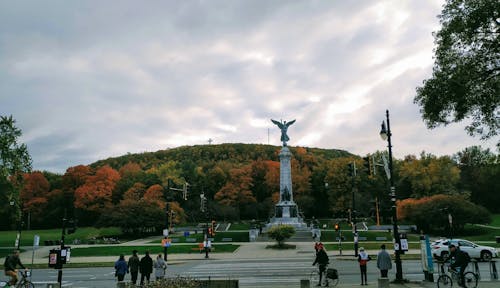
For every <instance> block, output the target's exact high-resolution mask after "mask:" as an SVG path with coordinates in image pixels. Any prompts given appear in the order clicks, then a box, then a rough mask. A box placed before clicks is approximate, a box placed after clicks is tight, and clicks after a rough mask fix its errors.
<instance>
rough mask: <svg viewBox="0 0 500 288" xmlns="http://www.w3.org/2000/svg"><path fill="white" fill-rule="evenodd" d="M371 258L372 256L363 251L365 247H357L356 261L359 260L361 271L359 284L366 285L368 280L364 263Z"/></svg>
mask: <svg viewBox="0 0 500 288" xmlns="http://www.w3.org/2000/svg"><path fill="white" fill-rule="evenodd" d="M370 260H372V258H371V257H370V256H369V255H368V253H366V252H365V248H363V247H360V248H359V254H358V262H359V270H360V271H361V285H368V280H367V276H366V264H367V263H368V261H370Z"/></svg>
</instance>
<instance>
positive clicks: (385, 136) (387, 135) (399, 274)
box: [380, 110, 403, 282]
mask: <svg viewBox="0 0 500 288" xmlns="http://www.w3.org/2000/svg"><path fill="white" fill-rule="evenodd" d="M385 114H386V121H387V129H386V122H384V121H382V129H381V130H380V137H381V138H382V140H384V141H386V140H387V144H388V145H387V147H388V148H389V181H390V195H391V202H392V225H393V229H392V230H393V233H394V241H395V243H394V245H395V246H396V247H395V248H396V249H395V250H396V251H395V254H396V260H395V262H396V280H395V282H403V267H402V265H401V240H400V237H399V231H398V215H397V209H396V188H395V187H394V177H393V168H392V144H391V136H392V133H391V125H390V122H389V110H386V111H385Z"/></svg>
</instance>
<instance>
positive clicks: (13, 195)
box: [0, 116, 31, 229]
mask: <svg viewBox="0 0 500 288" xmlns="http://www.w3.org/2000/svg"><path fill="white" fill-rule="evenodd" d="M15 124H16V121H15V120H14V118H12V116H9V117H7V116H0V188H1V190H0V191H1V192H0V211H1V212H0V218H1V219H3V220H2V221H1V224H0V228H1V229H7V228H12V227H9V225H10V224H13V223H15V222H16V221H17V220H20V219H21V218H20V217H21V203H20V202H19V201H20V199H19V191H20V189H21V187H22V181H23V173H27V172H30V171H31V156H30V155H29V153H28V147H27V146H26V144H20V143H18V142H17V140H18V138H19V137H21V135H22V132H21V130H20V129H19V128H17V127H16V125H15Z"/></svg>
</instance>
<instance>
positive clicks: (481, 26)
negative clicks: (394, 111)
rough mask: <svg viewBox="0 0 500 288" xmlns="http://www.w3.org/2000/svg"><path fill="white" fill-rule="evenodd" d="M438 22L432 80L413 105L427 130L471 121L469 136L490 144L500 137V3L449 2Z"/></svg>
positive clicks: (419, 91) (487, 0)
mask: <svg viewBox="0 0 500 288" xmlns="http://www.w3.org/2000/svg"><path fill="white" fill-rule="evenodd" d="M439 19H440V23H441V29H440V30H439V31H438V32H437V33H435V34H434V37H435V42H436V45H437V48H436V49H435V58H434V59H435V63H434V68H433V73H432V77H431V78H430V79H427V80H425V81H424V82H423V86H421V87H418V88H417V95H416V97H415V100H414V101H415V103H417V104H418V105H420V106H421V113H422V117H423V118H424V120H425V122H426V124H427V126H428V127H429V128H434V127H436V126H438V125H447V124H449V123H452V122H460V121H462V120H464V119H469V120H470V121H471V123H470V124H469V125H468V126H467V128H466V130H467V131H468V133H469V134H470V135H480V136H481V138H483V139H487V138H492V137H494V136H495V135H498V133H499V131H500V117H498V115H499V114H500V110H499V109H500V108H499V107H500V106H499V105H500V97H498V95H500V91H499V87H500V82H499V81H500V77H499V75H500V62H499V61H498V59H500V45H499V44H498V43H500V39H499V38H498V37H499V35H500V32H499V30H498V27H499V26H500V20H499V19H500V3H499V1H497V0H476V1H469V0H447V1H446V4H445V5H444V8H443V10H442V12H441V15H439ZM498 145H500V142H499V143H498Z"/></svg>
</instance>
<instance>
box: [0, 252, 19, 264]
mask: <svg viewBox="0 0 500 288" xmlns="http://www.w3.org/2000/svg"><path fill="white" fill-rule="evenodd" d="M13 250H14V248H0V258H5V257H6V256H7V255H10V254H12V251H13ZM23 252H24V250H23V249H21V253H23ZM1 264H3V262H2V263H1Z"/></svg>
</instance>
